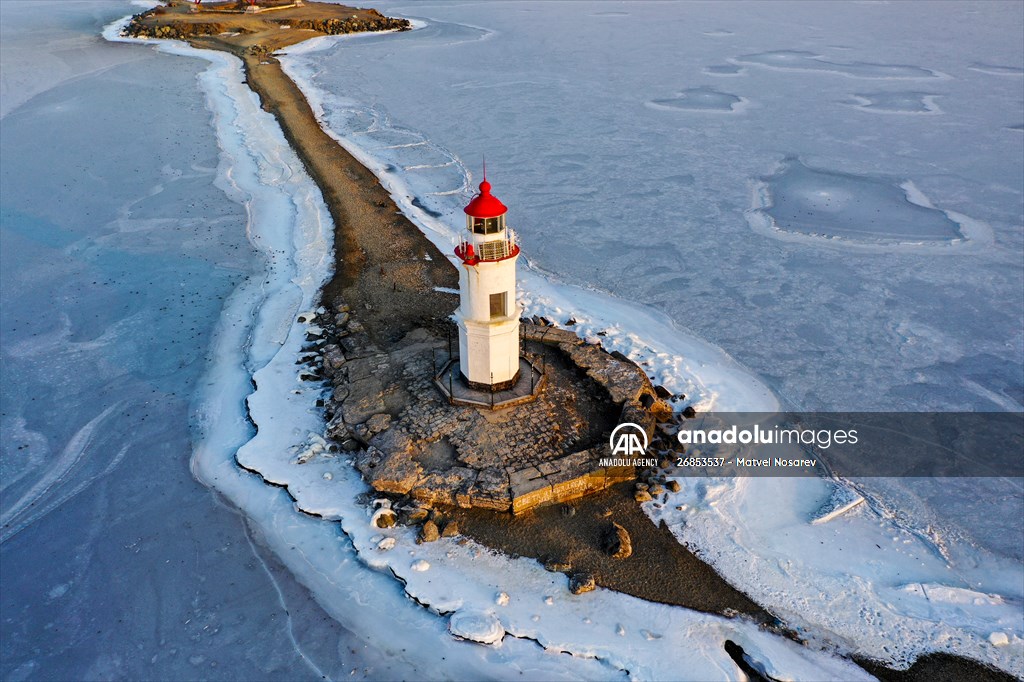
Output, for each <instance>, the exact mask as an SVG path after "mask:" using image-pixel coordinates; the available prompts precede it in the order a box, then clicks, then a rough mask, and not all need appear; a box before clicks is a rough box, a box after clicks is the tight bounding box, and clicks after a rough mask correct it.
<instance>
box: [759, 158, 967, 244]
mask: <svg viewBox="0 0 1024 682" xmlns="http://www.w3.org/2000/svg"><path fill="white" fill-rule="evenodd" d="M764 181H765V183H766V188H765V192H766V194H767V198H768V205H767V206H764V207H762V208H761V210H762V211H763V212H764V213H766V214H767V215H769V216H771V219H772V221H773V224H774V226H775V227H776V228H778V229H780V230H786V231H790V232H799V233H801V234H806V235H811V236H815V237H824V238H837V237H838V238H840V239H844V240H853V241H858V242H868V243H884V242H898V243H922V242H925V243H926V242H949V241H952V240H955V239H962V238H963V236H964V235H963V234H962V233H961V232H960V230H959V226H958V225H957V223H955V222H954V221H952V220H950V218H949V217H948V216H947V215H946V214H945V213H944V212H942V211H940V210H938V209H935V208H931V207H928V206H922V205H920V204H916V203H913V202H912V201H910V197H909V196H908V191H907V189H906V188H905V187H903V186H901V185H900V184H899V183H895V182H892V181H888V180H882V179H877V178H873V177H868V176H863V175H853V174H850V173H840V172H836V171H826V170H819V169H816V168H810V167H808V166H805V165H804V164H803V163H801V162H800V161H799V160H798V159H788V160H787V161H786V162H785V163H784V164H783V168H782V170H781V171H779V172H778V173H776V174H775V175H772V176H769V177H767V178H764Z"/></svg>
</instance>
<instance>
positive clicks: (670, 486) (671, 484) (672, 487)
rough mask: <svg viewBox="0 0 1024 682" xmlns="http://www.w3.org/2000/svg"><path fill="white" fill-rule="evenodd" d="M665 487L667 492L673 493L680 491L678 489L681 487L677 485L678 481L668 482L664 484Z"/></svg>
mask: <svg viewBox="0 0 1024 682" xmlns="http://www.w3.org/2000/svg"><path fill="white" fill-rule="evenodd" d="M666 487H667V488H668V489H669V490H671V491H672V492H674V493H677V492H679V489H680V488H681V487H682V486H680V485H679V481H669V482H668V483H667V484H666Z"/></svg>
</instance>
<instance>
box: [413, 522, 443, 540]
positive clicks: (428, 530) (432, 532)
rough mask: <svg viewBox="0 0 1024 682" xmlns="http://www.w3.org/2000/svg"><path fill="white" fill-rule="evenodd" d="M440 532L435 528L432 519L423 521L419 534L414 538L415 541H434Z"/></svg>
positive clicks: (439, 535)
mask: <svg viewBox="0 0 1024 682" xmlns="http://www.w3.org/2000/svg"><path fill="white" fill-rule="evenodd" d="M439 537H441V534H440V533H439V532H438V530H437V524H436V523H434V522H433V521H425V522H424V523H423V527H422V528H420V536H419V538H417V539H416V542H434V541H435V540H437V539H438V538H439Z"/></svg>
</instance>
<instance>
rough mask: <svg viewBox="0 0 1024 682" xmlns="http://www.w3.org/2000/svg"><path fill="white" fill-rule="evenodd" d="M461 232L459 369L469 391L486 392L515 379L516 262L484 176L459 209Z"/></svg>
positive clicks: (500, 211)
mask: <svg viewBox="0 0 1024 682" xmlns="http://www.w3.org/2000/svg"><path fill="white" fill-rule="evenodd" d="M463 210H464V211H465V213H466V233H465V235H464V236H463V238H462V240H461V241H460V243H459V245H458V246H457V247H456V249H455V255H456V256H458V257H459V260H460V261H461V265H460V267H459V301H460V303H459V308H458V310H457V311H456V313H455V318H456V321H457V323H458V327H459V369H460V370H461V372H462V377H463V379H464V380H465V381H466V382H467V383H468V384H469V386H470V387H471V388H475V389H480V390H486V391H491V392H496V391H502V390H505V389H508V388H511V387H512V386H513V385H515V383H516V380H517V379H518V378H519V366H520V365H519V316H520V314H521V313H522V308H521V307H520V306H519V305H518V304H517V303H516V261H517V260H518V259H519V247H518V246H516V243H515V237H514V235H513V233H512V230H511V229H509V227H508V226H507V225H506V224H505V214H506V213H507V212H508V209H507V208H506V207H505V205H504V204H503V203H501V201H499V200H498V198H497V197H496V196H494V195H493V194H491V183H489V182H487V173H486V171H485V172H484V179H483V182H481V183H480V193H479V194H477V195H476V196H475V197H473V200H472V201H470V202H469V205H468V206H466V208H465V209H463Z"/></svg>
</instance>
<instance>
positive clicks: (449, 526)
mask: <svg viewBox="0 0 1024 682" xmlns="http://www.w3.org/2000/svg"><path fill="white" fill-rule="evenodd" d="M458 534H459V522H458V521H456V520H455V519H452V520H451V521H449V522H448V523H446V524H444V530H443V531H441V537H443V538H453V537H455V536H456V535H458Z"/></svg>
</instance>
